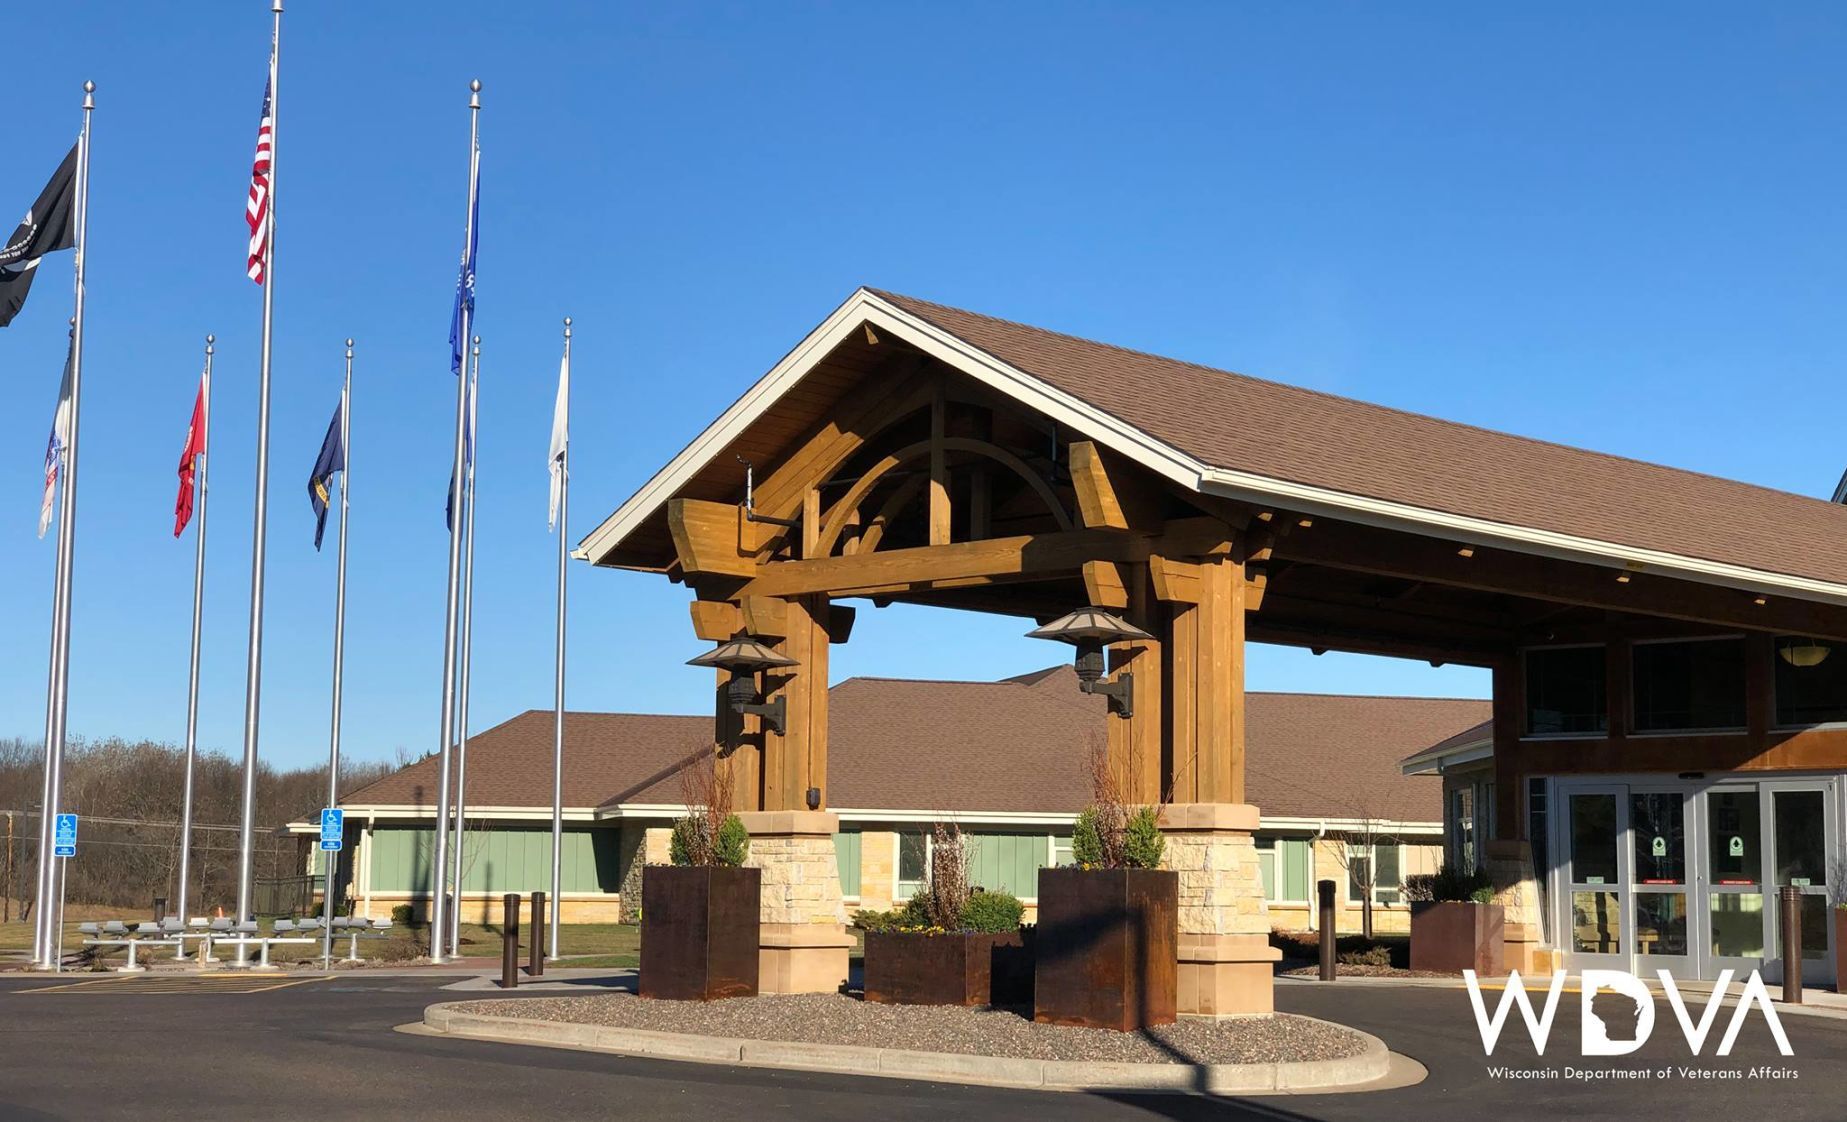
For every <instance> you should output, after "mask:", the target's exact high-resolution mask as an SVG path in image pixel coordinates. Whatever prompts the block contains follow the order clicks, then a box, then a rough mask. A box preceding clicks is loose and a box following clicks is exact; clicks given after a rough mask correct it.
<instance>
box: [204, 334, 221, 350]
mask: <svg viewBox="0 0 1847 1122" xmlns="http://www.w3.org/2000/svg"><path fill="white" fill-rule="evenodd" d="M217 341H218V336H216V335H207V336H206V337H205V345H206V346H208V347H209V346H211V345H212V344H213V343H216V342H217Z"/></svg>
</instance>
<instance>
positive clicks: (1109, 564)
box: [1084, 561, 1129, 608]
mask: <svg viewBox="0 0 1847 1122" xmlns="http://www.w3.org/2000/svg"><path fill="white" fill-rule="evenodd" d="M1084 595H1085V596H1086V597H1088V598H1089V600H1090V602H1091V603H1092V604H1095V605H1096V606H1097V607H1099V608H1127V607H1128V606H1129V590H1128V587H1127V586H1126V585H1125V584H1124V583H1123V580H1122V571H1121V570H1120V569H1119V568H1118V567H1117V566H1116V563H1115V562H1113V561H1086V562H1084Z"/></svg>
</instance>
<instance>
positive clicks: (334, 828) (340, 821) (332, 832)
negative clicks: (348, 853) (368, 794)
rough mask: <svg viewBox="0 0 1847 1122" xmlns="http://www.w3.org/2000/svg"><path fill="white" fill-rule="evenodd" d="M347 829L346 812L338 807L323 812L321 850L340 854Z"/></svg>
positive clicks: (331, 807)
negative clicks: (343, 836) (342, 836)
mask: <svg viewBox="0 0 1847 1122" xmlns="http://www.w3.org/2000/svg"><path fill="white" fill-rule="evenodd" d="M345 827H346V812H345V811H343V810H341V809H340V808H339V807H337V806H330V807H328V808H327V809H325V810H323V811H321V848H322V849H323V850H326V851H327V852H329V853H338V852H339V851H340V839H341V835H342V834H344V833H345Z"/></svg>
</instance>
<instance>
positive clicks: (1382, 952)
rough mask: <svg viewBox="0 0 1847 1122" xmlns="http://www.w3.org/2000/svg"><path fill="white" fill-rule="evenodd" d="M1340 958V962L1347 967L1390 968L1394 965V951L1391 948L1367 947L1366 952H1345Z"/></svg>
mask: <svg viewBox="0 0 1847 1122" xmlns="http://www.w3.org/2000/svg"><path fill="white" fill-rule="evenodd" d="M1339 957H1340V961H1341V962H1342V963H1343V964H1345V965H1347V966H1390V965H1391V964H1392V949H1391V948H1390V947H1381V946H1373V947H1367V948H1366V949H1365V950H1358V951H1344V952H1342V953H1341V955H1340V956H1339Z"/></svg>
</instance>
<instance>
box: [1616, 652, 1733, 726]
mask: <svg viewBox="0 0 1847 1122" xmlns="http://www.w3.org/2000/svg"><path fill="white" fill-rule="evenodd" d="M1632 665H1633V667H1634V671H1635V679H1634V681H1635V731H1637V732H1685V731H1689V730H1696V729H1741V728H1743V727H1744V640H1743V639H1739V638H1731V639H1699V640H1693V641H1691V642H1672V643H1637V644H1636V645H1635V655H1634V658H1633V661H1632Z"/></svg>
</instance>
